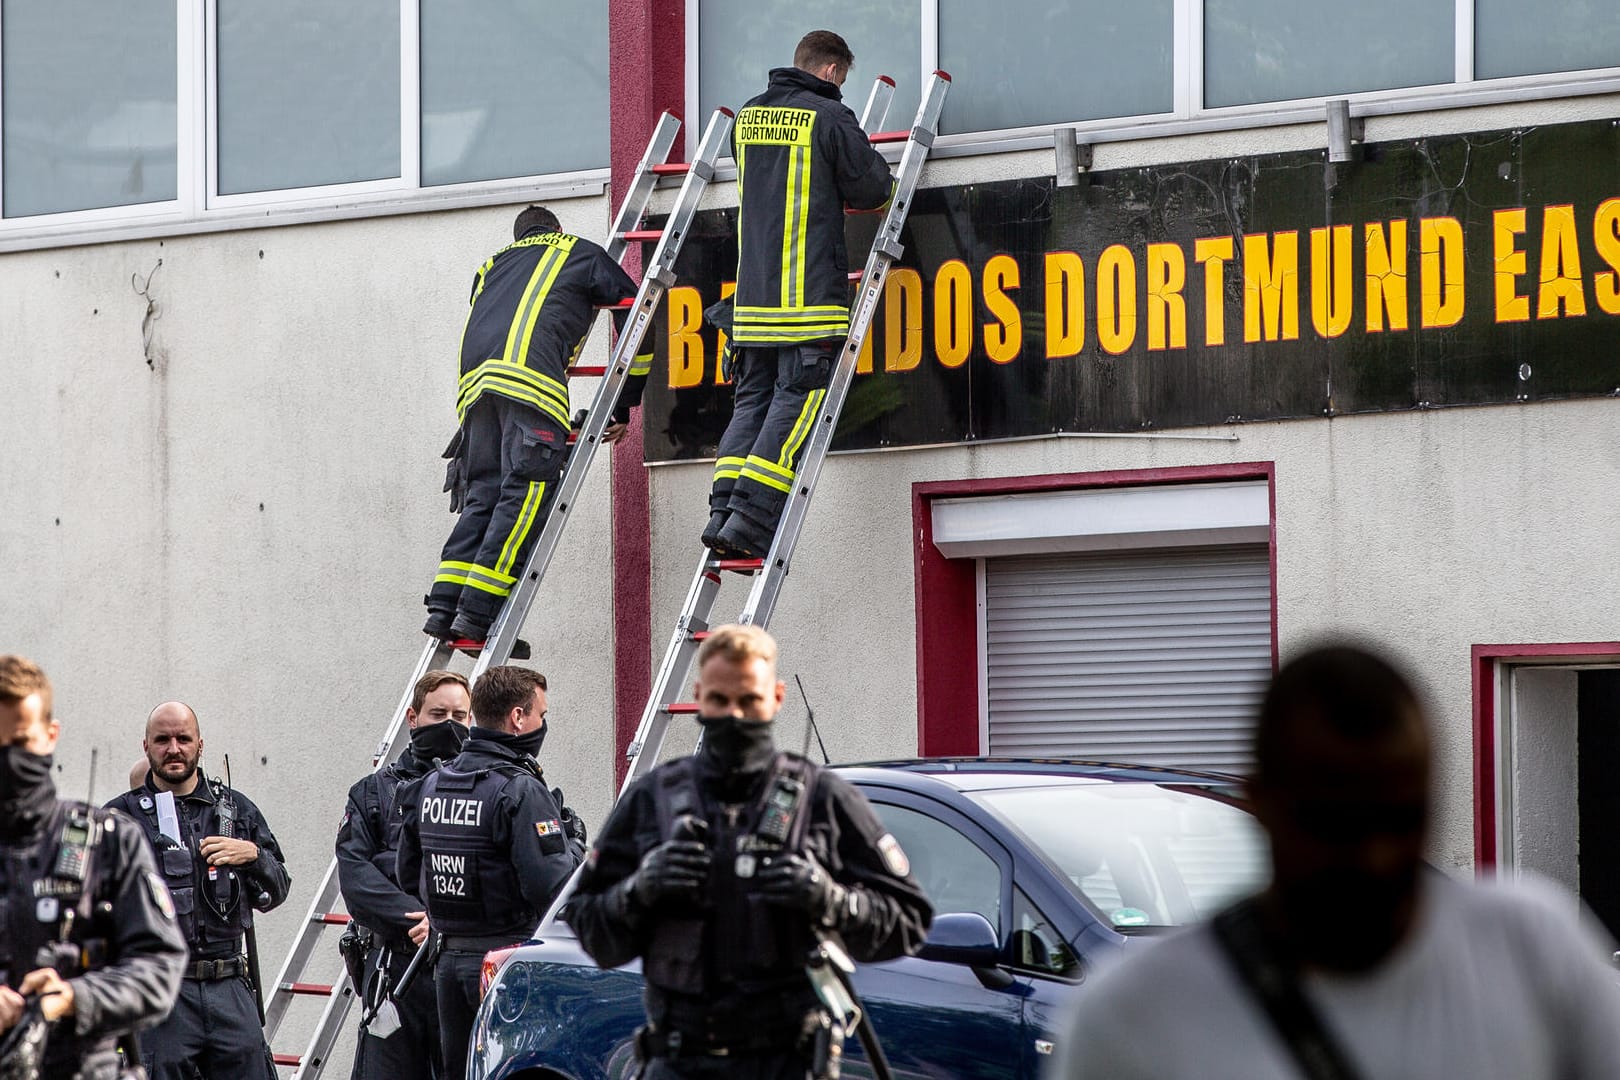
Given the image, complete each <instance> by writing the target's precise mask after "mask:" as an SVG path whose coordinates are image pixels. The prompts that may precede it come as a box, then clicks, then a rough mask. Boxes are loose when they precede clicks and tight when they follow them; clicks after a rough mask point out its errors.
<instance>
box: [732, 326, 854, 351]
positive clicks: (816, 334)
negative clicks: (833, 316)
mask: <svg viewBox="0 0 1620 1080" xmlns="http://www.w3.org/2000/svg"><path fill="white" fill-rule="evenodd" d="M847 329H848V328H847V327H839V326H827V327H796V328H794V329H786V330H748V331H745V332H743V333H740V334H733V335H732V336H731V342H730V344H733V345H739V346H743V347H746V346H749V345H794V344H798V343H801V342H805V341H825V340H827V339H828V338H839V337H843V336H844V334H845V332H846V331H847Z"/></svg>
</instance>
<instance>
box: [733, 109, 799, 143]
mask: <svg viewBox="0 0 1620 1080" xmlns="http://www.w3.org/2000/svg"><path fill="white" fill-rule="evenodd" d="M815 126H816V113H815V110H814V109H785V108H772V107H770V106H763V105H753V106H750V107H748V108H746V109H744V110H742V111H741V112H739V113H738V114H737V123H736V126H735V127H734V128H732V137H733V138H734V139H735V140H736V141H737V143H738V144H739V145H742V146H809V145H810V132H811V130H812V129H813V128H814V127H815Z"/></svg>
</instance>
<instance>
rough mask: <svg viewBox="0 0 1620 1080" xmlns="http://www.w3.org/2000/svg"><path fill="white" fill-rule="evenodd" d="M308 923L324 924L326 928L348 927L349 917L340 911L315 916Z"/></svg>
mask: <svg viewBox="0 0 1620 1080" xmlns="http://www.w3.org/2000/svg"><path fill="white" fill-rule="evenodd" d="M310 922H318V923H325V924H326V925H327V926H348V925H349V917H348V916H347V915H345V914H343V913H342V912H340V911H328V912H327V913H326V914H324V915H317V916H315V917H314V918H313V919H311V920H310Z"/></svg>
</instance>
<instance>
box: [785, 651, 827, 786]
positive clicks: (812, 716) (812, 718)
mask: <svg viewBox="0 0 1620 1080" xmlns="http://www.w3.org/2000/svg"><path fill="white" fill-rule="evenodd" d="M793 681H794V682H795V683H797V684H798V686H799V696H800V697H801V698H803V699H804V713H805V717H806V721H805V725H804V755H803V756H805V757H809V756H810V733H811V732H812V731H813V732H815V733H816V745H817V746H819V747H821V763H822V764H823V765H830V764H832V758H830V757H828V756H827V744H826V743H824V742H822V741H821V729H820V728H819V727H817V726H816V710H814V709H812V708H811V707H810V695H809V694H806V693H805V692H804V680H803V679H801V678H799V676H798V674H797V673H795V674H794V676H793Z"/></svg>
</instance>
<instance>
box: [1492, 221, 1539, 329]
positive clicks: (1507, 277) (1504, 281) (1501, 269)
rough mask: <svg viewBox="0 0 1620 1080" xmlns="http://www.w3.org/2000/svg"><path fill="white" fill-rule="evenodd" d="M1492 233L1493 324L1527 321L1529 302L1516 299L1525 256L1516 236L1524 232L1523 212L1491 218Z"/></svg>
mask: <svg viewBox="0 0 1620 1080" xmlns="http://www.w3.org/2000/svg"><path fill="white" fill-rule="evenodd" d="M1491 232H1492V234H1493V236H1494V238H1495V243H1494V248H1495V255H1496V271H1495V277H1496V321H1497V322H1499V323H1503V322H1524V321H1525V320H1526V319H1528V318H1529V317H1530V298H1529V297H1528V296H1520V295H1519V275H1520V274H1522V273H1524V252H1522V251H1520V250H1519V241H1518V236H1519V234H1520V233H1522V232H1524V210H1523V209H1522V208H1518V209H1513V210H1497V211H1496V212H1495V213H1493V214H1492V215H1491Z"/></svg>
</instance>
